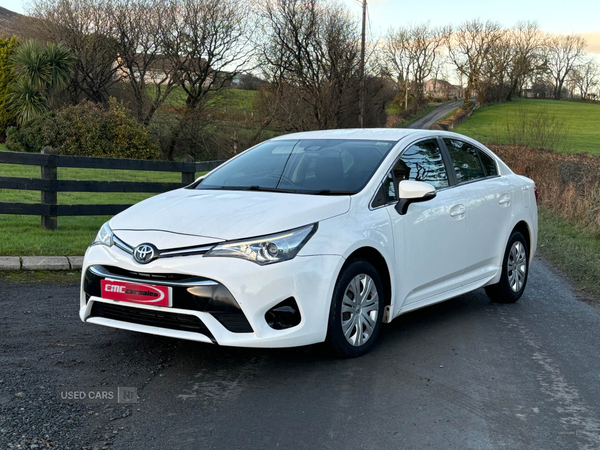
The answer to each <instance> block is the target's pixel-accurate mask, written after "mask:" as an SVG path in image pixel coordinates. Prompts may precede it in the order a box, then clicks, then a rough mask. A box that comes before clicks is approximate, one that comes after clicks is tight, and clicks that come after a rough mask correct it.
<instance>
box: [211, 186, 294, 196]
mask: <svg viewBox="0 0 600 450" xmlns="http://www.w3.org/2000/svg"><path fill="white" fill-rule="evenodd" d="M217 189H224V190H231V191H261V192H285V193H292V194H295V193H296V192H298V191H295V190H293V189H278V188H270V187H262V186H258V185H256V184H253V185H252V186H221V187H219V188H217Z"/></svg>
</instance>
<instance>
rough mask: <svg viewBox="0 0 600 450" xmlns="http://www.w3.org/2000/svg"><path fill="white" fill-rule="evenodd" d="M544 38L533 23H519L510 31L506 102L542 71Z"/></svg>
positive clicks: (543, 64)
mask: <svg viewBox="0 0 600 450" xmlns="http://www.w3.org/2000/svg"><path fill="white" fill-rule="evenodd" d="M544 41H545V36H544V34H543V33H542V32H541V31H540V29H539V27H538V25H537V24H536V23H534V22H520V23H518V24H517V25H516V26H515V27H514V28H513V29H511V30H510V45H511V49H512V55H511V61H510V67H509V72H508V76H509V78H510V89H509V91H508V93H507V95H506V100H508V101H510V100H511V99H512V98H513V97H514V96H515V95H518V94H520V93H521V91H522V88H523V85H524V84H525V80H526V79H527V78H528V77H531V76H532V75H534V74H536V73H539V72H540V71H543V70H544V66H545V63H546V61H545V58H544V55H543V47H544Z"/></svg>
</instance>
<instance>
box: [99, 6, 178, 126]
mask: <svg viewBox="0 0 600 450" xmlns="http://www.w3.org/2000/svg"><path fill="white" fill-rule="evenodd" d="M162 6H163V3H162V2H161V1H159V0H113V1H112V2H111V3H110V14H111V20H112V22H113V24H114V39H115V40H116V43H117V47H118V62H119V65H120V67H121V72H122V74H123V75H124V76H123V78H124V81H126V82H128V83H129V85H130V87H131V90H132V92H133V97H134V99H135V105H134V112H135V114H136V116H137V119H138V120H139V121H140V122H142V123H144V124H145V125H148V124H149V123H150V121H151V119H152V116H153V115H154V113H155V112H156V110H157V109H158V108H159V107H160V105H162V104H163V103H164V101H165V100H166V98H167V97H168V96H169V94H170V93H171V92H172V91H173V89H174V88H175V86H176V80H177V76H176V74H175V68H174V67H173V66H172V65H171V64H169V62H168V61H167V60H166V58H165V57H164V56H163V55H162V48H161V30H160V24H161V17H160V16H161V14H162ZM148 87H150V89H149V88H148ZM148 103H150V104H149V105H148Z"/></svg>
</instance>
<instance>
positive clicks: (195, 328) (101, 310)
mask: <svg viewBox="0 0 600 450" xmlns="http://www.w3.org/2000/svg"><path fill="white" fill-rule="evenodd" d="M90 317H104V318H105V319H113V320H119V321H121V322H129V323H136V324H138V325H148V326H152V327H158V328H168V329H170V330H179V331H189V332H192V333H200V334H203V335H204V336H207V337H209V338H210V340H211V341H213V342H216V341H215V338H214V337H213V335H212V333H211V332H210V331H209V330H208V328H207V327H206V325H204V323H203V322H202V321H201V320H200V319H199V318H198V317H196V316H191V315H188V314H179V313H172V312H163V311H155V310H151V309H142V308H131V307H128V306H121V305H113V304H108V303H102V302H94V304H93V305H92V312H91V314H90Z"/></svg>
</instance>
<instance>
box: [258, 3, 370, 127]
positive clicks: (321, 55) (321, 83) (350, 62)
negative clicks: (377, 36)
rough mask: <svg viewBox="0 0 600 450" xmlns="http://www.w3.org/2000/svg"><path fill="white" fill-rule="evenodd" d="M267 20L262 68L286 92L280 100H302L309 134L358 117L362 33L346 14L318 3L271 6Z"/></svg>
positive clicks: (268, 5) (336, 6)
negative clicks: (285, 97) (292, 97)
mask: <svg viewBox="0 0 600 450" xmlns="http://www.w3.org/2000/svg"><path fill="white" fill-rule="evenodd" d="M263 20H264V22H263V35H264V37H265V39H264V40H263V41H262V52H261V53H262V55H261V60H262V65H263V68H264V70H265V72H266V74H267V75H268V76H269V78H270V79H271V82H272V83H274V84H278V85H281V86H282V87H283V88H282V89H279V94H280V95H281V94H283V93H286V94H288V95H296V96H298V97H299V98H300V99H301V101H302V104H303V105H305V107H306V108H307V109H308V110H309V111H310V116H311V117H307V116H306V115H303V118H302V119H301V120H302V121H304V123H305V125H304V127H305V128H318V129H328V128H336V127H338V126H340V125H341V122H342V117H343V116H344V115H345V114H347V113H349V112H350V111H351V110H352V112H351V114H354V112H356V113H357V111H353V109H354V108H356V99H357V97H358V89H359V77H358V66H359V45H358V42H359V32H358V26H357V23H356V22H355V21H354V20H353V19H352V18H351V17H350V16H349V14H348V12H347V11H346V10H345V9H343V8H342V7H340V6H338V5H331V4H328V3H325V2H323V1H320V0H306V1H305V0H268V1H267V2H266V4H265V7H264V10H263ZM292 92H293V94H292ZM311 122H313V123H312V124H311Z"/></svg>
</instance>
